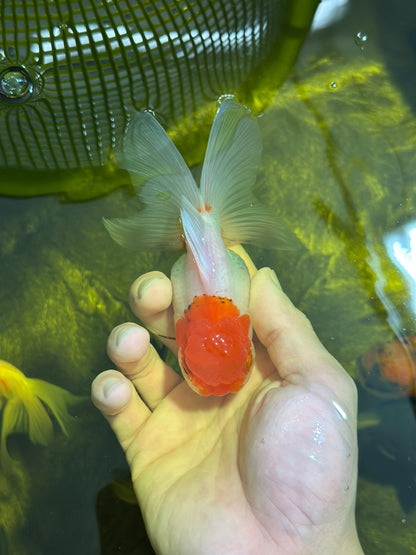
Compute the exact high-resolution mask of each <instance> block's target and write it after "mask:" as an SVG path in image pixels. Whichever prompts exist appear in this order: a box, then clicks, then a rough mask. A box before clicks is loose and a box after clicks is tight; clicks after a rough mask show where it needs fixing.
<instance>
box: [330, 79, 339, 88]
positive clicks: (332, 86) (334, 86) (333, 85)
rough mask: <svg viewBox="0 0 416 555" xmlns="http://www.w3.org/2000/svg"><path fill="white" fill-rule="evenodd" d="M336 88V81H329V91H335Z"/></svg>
mask: <svg viewBox="0 0 416 555" xmlns="http://www.w3.org/2000/svg"><path fill="white" fill-rule="evenodd" d="M337 86H338V85H337V83H336V81H331V82H330V83H329V88H330V89H336V88H337Z"/></svg>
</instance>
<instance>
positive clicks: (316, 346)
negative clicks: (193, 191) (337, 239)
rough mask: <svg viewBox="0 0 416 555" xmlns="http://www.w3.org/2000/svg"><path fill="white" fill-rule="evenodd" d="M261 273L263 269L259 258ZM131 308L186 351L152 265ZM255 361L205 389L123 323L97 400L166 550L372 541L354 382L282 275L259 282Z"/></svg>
mask: <svg viewBox="0 0 416 555" xmlns="http://www.w3.org/2000/svg"><path fill="white" fill-rule="evenodd" d="M251 269H252V273H253V271H254V270H253V267H252V268H251ZM130 300H131V306H132V309H133V311H134V312H135V314H136V315H137V316H138V317H139V318H140V319H141V320H142V322H143V323H144V324H145V325H146V326H147V327H149V328H150V329H152V330H154V331H157V333H158V334H159V336H165V339H164V342H165V343H166V344H167V345H168V346H169V347H170V348H171V349H172V350H173V351H175V342H174V340H171V339H168V337H173V335H174V324H173V317H172V309H171V300H172V290H171V285H170V281H169V280H168V278H166V276H164V275H163V274H161V273H160V272H151V273H150V274H146V275H144V276H141V277H140V278H139V279H138V280H136V282H135V283H134V284H133V286H132V289H131V296H130ZM250 310H251V316H252V321H253V326H254V331H255V333H256V336H257V339H255V347H256V360H255V364H254V367H253V370H252V373H251V375H250V378H249V380H248V382H247V383H246V384H245V385H244V387H243V388H242V389H241V390H240V391H239V392H238V393H237V394H234V395H227V396H225V397H201V396H199V395H198V394H196V393H195V392H194V391H192V390H191V389H190V388H189V386H188V385H187V384H186V383H185V382H184V381H183V380H182V378H180V377H179V376H178V375H177V374H176V373H175V372H174V371H173V370H172V369H171V368H170V367H169V366H167V365H166V364H165V363H164V362H163V361H162V360H160V358H159V356H158V355H157V353H156V351H155V349H154V348H153V346H151V345H150V342H149V334H148V332H147V331H146V330H145V329H144V328H142V327H140V326H138V325H136V324H131V323H127V324H123V325H121V326H118V327H117V328H115V330H113V332H112V334H111V335H110V338H109V341H108V353H109V356H110V357H111V359H112V360H113V362H114V363H115V365H116V366H117V367H118V368H119V369H120V370H121V372H122V373H121V372H117V371H115V370H109V371H107V372H103V373H102V374H100V375H99V376H97V378H96V379H95V380H94V382H93V385H92V398H93V401H94V403H95V404H96V406H97V407H98V408H99V409H100V410H101V412H102V413H103V415H104V416H105V417H106V418H107V420H108V422H109V423H110V425H111V427H112V429H113V430H114V432H115V434H116V436H117V438H118V440H119V442H120V444H121V446H122V448H123V449H124V451H125V453H126V457H127V461H128V463H129V465H130V469H131V475H132V481H133V485H134V489H135V492H136V496H137V498H138V501H139V504H140V506H141V510H142V513H143V516H144V520H145V523H146V527H147V531H148V534H149V537H150V540H151V542H152V545H153V547H154V548H155V550H156V551H157V552H158V553H174V554H178V553H180V554H181V555H185V554H188V553H189V554H192V555H194V554H204V553H208V554H212V553H216V554H229V553H262V554H268V553H311V554H315V553H319V554H326V553H328V554H329V553H331V554H332V553H337V554H341V553H348V554H353V553H362V550H361V547H360V544H359V541H358V538H357V533H356V528H355V519H354V510H355V495H356V494H355V491H356V480H357V435H356V389H355V386H354V383H353V381H352V380H351V378H350V377H349V376H348V374H347V373H346V372H345V371H344V370H343V368H342V367H341V366H340V365H339V363H338V362H337V361H336V360H335V359H334V358H333V357H332V356H331V355H330V354H329V353H328V352H327V351H326V350H325V349H324V347H323V346H322V345H321V343H320V342H319V340H318V338H317V337H316V335H315V333H314V332H313V330H312V327H311V325H310V324H309V321H308V320H307V319H306V317H305V316H304V315H303V314H302V313H301V312H299V311H298V310H297V309H296V308H295V307H294V306H293V305H292V303H291V302H290V300H289V299H288V298H287V297H286V295H285V294H284V293H283V292H282V290H281V288H280V286H279V284H278V281H277V279H276V277H275V275H274V273H273V272H272V271H271V270H269V269H268V268H263V269H261V270H259V271H258V272H257V273H256V274H255V275H254V276H253V279H252V284H251V307H250Z"/></svg>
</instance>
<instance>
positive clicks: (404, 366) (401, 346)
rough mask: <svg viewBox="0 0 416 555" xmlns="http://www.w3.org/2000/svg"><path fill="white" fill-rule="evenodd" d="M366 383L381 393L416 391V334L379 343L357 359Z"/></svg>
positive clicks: (385, 394) (410, 394) (362, 377)
mask: <svg viewBox="0 0 416 555" xmlns="http://www.w3.org/2000/svg"><path fill="white" fill-rule="evenodd" d="M358 367H359V376H360V379H361V382H362V383H363V385H364V386H365V387H366V388H367V389H369V390H370V391H372V392H373V393H375V394H378V395H382V396H383V395H384V396H390V397H399V396H403V395H406V396H407V395H408V396H415V395H416V337H415V336H407V337H401V338H400V339H395V340H394V341H388V342H387V343H380V344H378V345H375V346H374V347H373V348H372V349H369V350H368V351H367V352H366V353H364V354H363V355H362V356H361V357H360V358H359V359H358Z"/></svg>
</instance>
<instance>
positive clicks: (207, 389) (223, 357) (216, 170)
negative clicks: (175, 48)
mask: <svg viewBox="0 0 416 555" xmlns="http://www.w3.org/2000/svg"><path fill="white" fill-rule="evenodd" d="M261 149H262V141H261V134H260V129H259V126H258V122H257V119H256V118H254V117H253V116H252V115H251V113H250V111H249V110H248V109H247V108H246V107H244V106H242V105H240V104H238V103H237V102H235V100H233V99H231V98H227V99H225V100H223V101H222V103H221V104H220V106H219V108H218V110H217V114H216V116H215V119H214V123H213V125H212V128H211V132H210V136H209V140H208V146H207V150H206V154H205V159H204V164H203V167H202V174H201V180H200V187H198V186H197V185H196V183H195V181H194V178H193V176H192V174H191V172H190V170H189V168H188V167H187V165H186V163H185V161H184V160H183V158H182V156H181V155H180V153H179V152H178V150H177V149H176V147H175V146H174V144H173V143H172V141H171V140H170V138H169V136H168V135H167V133H166V132H165V130H164V129H163V128H162V126H161V125H160V124H159V123H158V121H157V120H156V118H155V117H154V116H153V115H152V114H151V113H150V112H146V111H144V112H139V113H137V114H136V115H135V116H134V118H133V119H132V121H131V122H130V124H129V126H128V128H127V132H126V134H125V136H124V140H123V145H122V151H121V153H120V154H119V156H118V160H119V164H120V166H121V167H122V168H125V169H127V170H129V172H130V174H131V178H132V182H133V185H134V187H135V188H136V190H138V189H139V188H141V191H140V199H141V201H142V202H143V203H144V204H145V205H146V206H145V208H144V209H143V210H141V211H140V212H139V213H138V214H137V215H135V216H133V217H131V218H126V219H114V220H104V224H105V226H106V228H107V230H108V231H109V233H110V235H111V236H112V237H113V239H114V240H115V241H117V242H118V243H119V244H120V245H122V246H125V247H129V248H133V249H140V250H151V249H165V248H172V249H174V248H181V247H182V248H183V247H184V246H185V247H186V254H184V255H183V256H182V257H181V258H179V260H178V261H177V262H176V263H175V264H174V266H173V268H172V272H171V280H172V287H173V308H174V318H175V335H176V341H177V344H178V348H179V353H178V358H179V364H180V367H181V370H182V373H183V376H184V378H185V379H186V381H187V382H188V384H189V385H190V387H191V388H192V389H193V390H195V391H196V392H197V393H199V394H201V395H225V394H227V393H230V392H236V391H238V390H239V389H240V388H241V387H242V386H243V384H244V383H245V381H246V379H247V377H248V374H249V371H250V368H251V366H252V363H253V359H254V352H253V345H252V342H251V333H252V330H251V322H250V316H249V314H248V306H249V291H250V277H249V273H248V270H247V267H246V266H245V264H244V262H243V260H242V259H241V258H240V257H239V256H238V255H237V254H235V253H234V252H233V251H231V250H230V249H228V248H227V247H230V246H232V245H238V244H240V243H255V244H267V245H268V246H271V245H273V244H274V243H276V242H279V241H280V242H281V240H282V238H283V234H282V231H281V229H280V226H279V225H277V221H276V217H274V216H273V214H272V213H271V212H269V211H268V209H267V208H266V207H264V206H262V205H261V204H259V203H258V202H257V201H256V199H255V198H254V196H253V194H252V187H253V185H254V183H255V180H256V174H257V170H258V166H259V164H260V156H261Z"/></svg>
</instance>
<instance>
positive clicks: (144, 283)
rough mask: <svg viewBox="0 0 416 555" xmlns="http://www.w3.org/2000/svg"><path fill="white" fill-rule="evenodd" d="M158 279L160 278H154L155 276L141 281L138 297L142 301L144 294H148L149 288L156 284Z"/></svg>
mask: <svg viewBox="0 0 416 555" xmlns="http://www.w3.org/2000/svg"><path fill="white" fill-rule="evenodd" d="M158 279H160V278H158V277H153V276H152V277H148V278H145V279H143V281H141V282H140V283H139V285H138V287H137V291H136V297H137V298H138V299H139V300H140V299H141V298H142V296H143V295H144V293H145V292H146V290H147V289H148V288H149V285H152V283H154V282H155V281H157V280H158Z"/></svg>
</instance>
